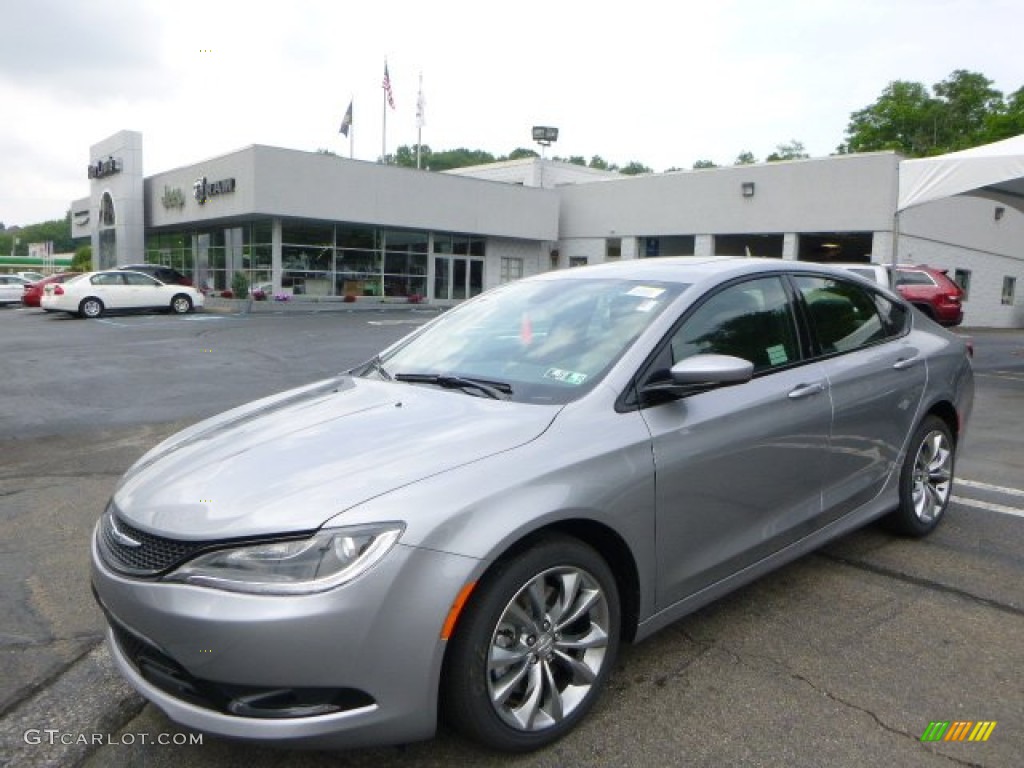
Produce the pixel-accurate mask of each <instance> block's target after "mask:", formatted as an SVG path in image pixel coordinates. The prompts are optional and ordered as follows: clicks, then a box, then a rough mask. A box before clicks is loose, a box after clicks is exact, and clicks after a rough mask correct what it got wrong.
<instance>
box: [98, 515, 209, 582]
mask: <svg viewBox="0 0 1024 768" xmlns="http://www.w3.org/2000/svg"><path fill="white" fill-rule="evenodd" d="M115 526H116V529H115ZM131 541H133V542H136V543H137V546H134V545H132V544H131V543H126V542H131ZM97 543H98V544H99V551H100V554H101V555H102V556H103V562H104V563H106V564H107V565H108V566H110V567H111V568H113V569H114V570H115V571H118V572H120V573H126V574H130V575H132V576H157V575H160V574H162V573H165V572H167V571H169V570H171V569H172V568H175V567H176V566H178V565H180V564H182V563H184V562H185V561H186V560H189V559H191V558H192V557H194V556H195V555H196V554H197V553H199V552H200V551H202V550H204V549H209V548H210V547H212V546H215V545H216V544H218V543H220V542H217V541H179V540H177V539H166V538H164V537H162V536H154V535H153V534H151V533H146V532H145V531H140V530H139V529H138V528H135V527H133V526H131V525H128V523H126V522H125V521H124V520H122V519H121V518H120V517H118V518H115V517H114V513H113V512H112V511H111V510H109V509H108V510H107V511H106V512H105V513H104V515H103V518H102V520H101V521H100V535H99V538H98V541H97Z"/></svg>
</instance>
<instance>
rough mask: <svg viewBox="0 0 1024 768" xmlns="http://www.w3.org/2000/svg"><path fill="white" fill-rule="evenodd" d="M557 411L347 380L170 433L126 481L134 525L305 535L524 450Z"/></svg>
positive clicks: (119, 497)
mask: <svg viewBox="0 0 1024 768" xmlns="http://www.w3.org/2000/svg"><path fill="white" fill-rule="evenodd" d="M558 410H559V407H557V406H543V405H540V406H539V405H524V404H521V403H512V402H507V401H500V400H490V399H484V398H480V397H475V396H472V395H467V394H465V393H463V392H458V391H452V390H441V389H437V388H434V387H430V386H423V385H413V384H403V383H398V382H384V381H376V380H370V379H362V378H352V377H348V376H343V377H340V378H338V379H333V380H329V381H325V382H318V383H317V384H315V385H310V386H308V387H304V388H301V389H298V390H291V391H289V392H285V393H282V394H280V395H276V396H274V397H271V398H266V399H264V400H259V401H256V402H254V403H250V404H248V405H245V406H242V407H241V408H237V409H235V410H233V411H228V412H227V413H224V414H221V415H220V416H216V417H214V418H212V419H208V420H206V421H203V422H200V423H198V424H196V425H194V426H193V427H190V428H189V429H187V430H185V431H184V432H181V433H178V434H177V435H174V436H172V437H171V438H169V439H168V440H166V441H164V442H163V443H161V444H160V445H158V446H157V447H156V448H154V449H153V450H152V451H150V452H149V453H147V454H146V455H145V456H143V457H142V458H141V459H140V460H139V461H138V462H137V463H136V464H135V465H134V466H133V467H132V468H131V469H130V470H129V471H128V472H127V473H126V474H125V476H124V477H123V478H122V480H121V482H120V484H119V486H118V488H117V490H116V491H115V493H114V498H113V502H114V504H115V506H116V507H117V509H118V511H119V513H120V515H121V516H122V517H123V518H124V519H125V520H126V521H128V522H129V523H130V524H131V525H133V526H135V527H137V528H139V529H141V530H143V531H147V532H149V533H153V534H156V535H159V536H167V537H172V538H178V539H188V540H209V539H221V538H235V537H249V536H261V535H267V534H275V533H288V532H296V531H305V530H312V529H315V528H317V527H319V526H320V525H322V524H323V523H324V522H325V521H326V520H327V519H329V518H331V517H333V516H335V515H337V514H338V513H339V512H343V511H344V510H346V509H349V508H351V507H352V506H355V505H357V504H360V503H362V502H364V501H367V500H369V499H371V498H373V497H375V496H379V495H380V494H383V493H387V492H388V491H392V490H394V489H396V488H399V487H401V486H403V485H407V484H409V483H414V482H416V481H417V480H421V479H423V478H425V477H429V476H431V475H435V474H438V473H440V472H445V471H447V470H450V469H454V468H455V467H459V466H461V465H464V464H467V463H469V462H472V461H476V460H478V459H481V458H484V457H486V456H491V455H494V454H496V453H501V452H503V451H507V450H510V449H512V448H515V447H517V446H520V445H523V444H524V443H527V442H529V441H531V440H533V439H534V438H536V437H537V436H538V435H540V434H541V433H543V432H544V430H545V429H547V427H548V426H549V425H550V424H551V421H552V419H554V417H555V415H556V414H557V413H558Z"/></svg>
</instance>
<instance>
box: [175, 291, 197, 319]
mask: <svg viewBox="0 0 1024 768" xmlns="http://www.w3.org/2000/svg"><path fill="white" fill-rule="evenodd" d="M191 311H192V299H190V298H189V297H188V296H186V295H185V294H184V293H178V294H175V296H174V298H173V299H171V312H173V313H174V314H176V315H187V314H188V313H189V312H191Z"/></svg>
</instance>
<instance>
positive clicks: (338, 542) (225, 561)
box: [165, 523, 404, 595]
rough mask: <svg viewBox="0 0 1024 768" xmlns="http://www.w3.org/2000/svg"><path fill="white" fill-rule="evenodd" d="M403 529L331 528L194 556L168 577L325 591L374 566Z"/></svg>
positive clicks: (272, 591) (282, 590)
mask: <svg viewBox="0 0 1024 768" xmlns="http://www.w3.org/2000/svg"><path fill="white" fill-rule="evenodd" d="M403 530H404V526H403V525H402V524H401V523H387V524H383V525H376V526H359V527H356V528H328V529H325V530H322V531H320V532H319V533H317V534H315V535H314V536H312V537H311V538H308V539H301V540H298V541H276V542H269V543H266V544H252V545H247V546H242V547H235V548H233V549H222V550H217V551H216V552H210V553H208V554H205V555H200V556H199V557H197V558H195V559H194V560H190V561H189V562H187V563H185V565H183V566H181V567H180V568H178V569H177V570H176V571H174V572H173V573H171V574H169V575H167V576H166V577H165V581H177V582H184V583H186V584H195V585H197V586H203V587H213V588H214V589H224V590H228V591H230V592H251V593H256V594H263V595H297V594H312V593H314V592H323V591H324V590H328V589H333V588H334V587H337V586H339V585H341V584H344V583H345V582H348V581H351V580H352V579H354V578H356V577H358V576H360V575H361V574H363V573H365V572H366V571H367V570H368V569H370V568H371V567H373V565H374V564H375V563H376V562H377V561H379V560H380V559H381V558H382V557H384V555H386V554H387V553H388V551H389V550H390V549H391V548H392V547H393V546H394V545H395V542H397V541H398V537H399V536H401V535H402V531H403Z"/></svg>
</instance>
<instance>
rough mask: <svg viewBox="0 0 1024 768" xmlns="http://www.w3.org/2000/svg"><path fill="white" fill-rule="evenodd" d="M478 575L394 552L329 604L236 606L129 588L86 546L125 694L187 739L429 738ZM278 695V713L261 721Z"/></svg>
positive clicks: (461, 564) (168, 589)
mask: <svg viewBox="0 0 1024 768" xmlns="http://www.w3.org/2000/svg"><path fill="white" fill-rule="evenodd" d="M478 565H479V563H478V561H477V560H474V559H472V558H466V557H459V556H456V555H450V554H447V553H442V552H436V551H432V550H424V549H417V548H414V547H406V546H402V545H401V544H399V545H397V546H396V547H395V548H394V549H393V550H392V551H391V552H390V553H388V555H387V556H386V557H385V558H384V559H383V560H382V561H381V562H379V563H377V564H376V565H375V566H374V567H373V568H372V569H371V570H370V571H368V572H367V573H365V574H363V575H362V576H361V577H360V578H358V579H356V580H355V581H352V582H350V583H348V584H345V585H343V586H341V587H339V588H337V589H334V590H330V591H328V592H324V593H320V594H315V595H302V596H289V597H280V596H261V595H244V594H237V593H230V592H222V591H218V590H214V589H206V588H202V587H195V586H190V585H182V584H168V583H162V582H154V581H143V580H136V579H130V578H125V577H124V576H121V575H119V574H117V573H115V572H113V571H111V570H110V569H109V568H107V567H106V565H105V564H104V563H103V562H102V560H101V559H100V557H99V553H98V551H97V548H96V537H95V535H94V536H93V540H92V580H93V587H94V590H95V593H96V597H97V600H98V601H99V602H100V605H101V606H102V608H103V610H104V611H105V612H106V614H107V616H108V621H109V622H110V625H111V627H110V629H109V631H108V633H107V639H108V642H109V645H110V648H111V654H112V656H113V658H114V660H115V662H116V664H117V666H118V668H119V669H120V670H121V672H122V674H123V675H124V676H125V677H126V678H127V679H128V681H129V682H130V683H131V684H132V686H133V687H135V688H136V689H137V690H138V691H139V692H140V693H141V694H142V695H143V696H145V697H146V698H147V699H149V700H150V701H152V702H153V703H154V704H155V705H156V706H157V707H159V708H160V709H161V710H163V711H164V712H165V713H166V714H167V716H168V717H170V718H171V719H172V720H175V721H176V722H178V723H181V724H183V725H185V726H188V727H190V728H194V729H196V730H200V731H204V732H207V733H211V734H215V735H220V736H225V737H229V738H237V739H246V740H259V741H274V742H277V743H279V744H282V745H286V746H287V745H294V746H313V747H359V746H369V745H379V744H393V743H403V742H409V741H415V740H418V739H424V738H429V737H430V736H432V735H433V733H434V730H435V728H436V721H437V691H438V681H439V679H440V672H441V663H442V661H443V656H444V649H445V642H444V641H443V640H442V639H441V637H440V635H441V629H442V626H443V624H444V621H445V618H446V616H447V614H448V611H449V609H450V607H451V605H452V603H453V602H454V600H455V597H456V595H457V594H458V592H459V590H460V589H461V588H462V586H463V585H464V584H465V583H466V582H467V581H469V580H471V578H472V576H473V573H474V572H475V570H476V568H477V567H478ZM293 692H298V697H296V696H295V695H292V694H293ZM275 694H280V696H278V699H284V700H286V705H285V706H283V708H281V709H278V710H273V711H272V710H269V709H266V708H261V702H267V701H272V700H274V695H275ZM310 695H312V698H310ZM318 697H319V698H318ZM328 700H329V701H330V702H331V705H330V706H324V705H323V702H325V701H328ZM240 702H241V703H240ZM246 702H255V703H256V706H255V707H251V706H248V705H247V704H246ZM288 705H296V706H288ZM296 715H298V716H296Z"/></svg>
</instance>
